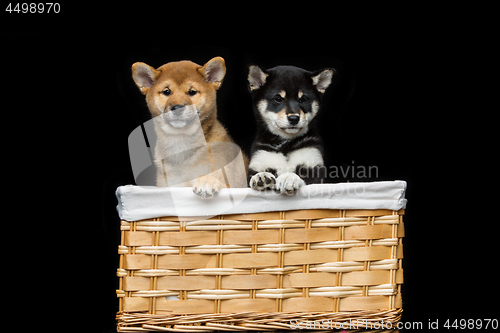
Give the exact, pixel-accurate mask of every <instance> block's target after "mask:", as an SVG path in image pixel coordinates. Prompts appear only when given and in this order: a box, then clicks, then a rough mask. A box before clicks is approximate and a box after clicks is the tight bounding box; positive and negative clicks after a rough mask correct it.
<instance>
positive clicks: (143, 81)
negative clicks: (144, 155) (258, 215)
mask: <svg viewBox="0 0 500 333" xmlns="http://www.w3.org/2000/svg"><path fill="white" fill-rule="evenodd" d="M225 73H226V65H225V62H224V59H223V58H221V57H215V58H213V59H211V60H210V61H208V62H207V63H206V64H205V65H203V66H200V65H198V64H195V63H193V62H191V61H179V62H170V63H167V64H165V65H163V66H161V67H159V68H157V69H154V68H153V67H150V66H148V65H147V64H145V63H142V62H137V63H135V64H133V65H132V77H133V79H134V81H135V83H136V84H137V86H138V87H139V89H140V90H141V92H142V93H143V94H144V95H146V102H147V105H148V108H149V111H150V112H151V115H152V117H153V121H154V128H155V132H156V135H157V142H156V146H155V150H154V152H155V153H154V155H155V157H154V163H155V166H156V175H157V177H156V185H157V186H162V187H164V186H192V188H193V192H194V193H195V194H197V195H198V196H200V197H202V198H209V197H212V196H215V195H217V194H218V192H219V191H220V189H221V188H224V187H246V171H245V169H246V168H247V166H248V159H247V157H246V156H245V155H244V154H243V153H242V152H241V150H239V147H238V146H236V145H235V144H234V143H232V142H233V141H232V139H231V137H230V136H229V135H228V133H227V131H226V129H225V128H224V127H223V126H222V124H221V123H220V122H219V121H218V120H217V104H216V92H217V90H218V89H219V88H220V86H221V84H222V80H223V79H224V76H225ZM216 143H217V144H216ZM228 147H230V148H229V149H228ZM235 157H236V158H235ZM236 160H237V162H238V163H236V162H235V161H236Z"/></svg>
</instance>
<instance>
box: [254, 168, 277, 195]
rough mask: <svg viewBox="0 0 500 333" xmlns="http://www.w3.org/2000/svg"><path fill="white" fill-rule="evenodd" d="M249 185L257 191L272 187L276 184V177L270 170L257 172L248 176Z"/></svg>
mask: <svg viewBox="0 0 500 333" xmlns="http://www.w3.org/2000/svg"><path fill="white" fill-rule="evenodd" d="M249 184H250V187H251V188H253V189H254V190H257V191H264V190H265V189H267V188H269V189H273V188H274V186H275V184H276V178H275V177H274V175H273V174H272V173H270V172H259V173H256V174H255V175H253V176H252V178H250V182H249Z"/></svg>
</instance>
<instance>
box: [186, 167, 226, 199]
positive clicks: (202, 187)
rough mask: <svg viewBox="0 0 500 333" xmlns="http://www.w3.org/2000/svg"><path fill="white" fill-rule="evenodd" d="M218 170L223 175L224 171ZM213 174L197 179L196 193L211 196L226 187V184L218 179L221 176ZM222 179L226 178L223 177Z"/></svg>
mask: <svg viewBox="0 0 500 333" xmlns="http://www.w3.org/2000/svg"><path fill="white" fill-rule="evenodd" d="M216 172H218V173H221V176H222V172H221V171H220V170H218V171H216ZM212 174H213V173H212ZM212 174H210V175H205V176H201V177H198V178H196V179H195V181H194V183H193V192H194V194H196V195H198V196H200V197H202V198H211V197H214V196H216V195H217V194H219V191H220V190H221V188H224V187H226V186H225V184H224V183H223V182H222V181H221V180H219V179H218V178H219V177H214V176H213V175H212ZM222 179H224V178H223V177H222Z"/></svg>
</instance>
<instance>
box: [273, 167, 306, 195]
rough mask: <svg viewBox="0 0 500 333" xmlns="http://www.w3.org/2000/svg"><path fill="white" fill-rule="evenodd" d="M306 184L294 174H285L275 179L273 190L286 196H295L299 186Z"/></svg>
mask: <svg viewBox="0 0 500 333" xmlns="http://www.w3.org/2000/svg"><path fill="white" fill-rule="evenodd" d="M305 184H306V183H305V182H304V181H303V180H302V179H301V178H300V177H299V176H298V175H297V174H295V173H293V172H287V173H284V174H282V175H280V176H279V177H278V179H276V187H275V190H276V191H277V192H279V193H284V194H287V195H293V194H295V193H296V192H297V191H298V190H299V189H300V187H301V186H304V185H305Z"/></svg>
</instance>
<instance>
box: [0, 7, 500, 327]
mask: <svg viewBox="0 0 500 333" xmlns="http://www.w3.org/2000/svg"><path fill="white" fill-rule="evenodd" d="M101 6H102V5H101ZM287 6H288V5H287ZM311 6H312V5H309V6H308V7H305V8H304V9H303V10H299V11H292V12H291V13H289V12H286V13H285V12H281V11H279V10H270V8H267V7H258V6H257V5H255V7H256V8H257V9H258V10H257V11H251V10H250V9H249V10H248V11H247V12H246V14H248V15H244V14H245V13H241V15H240V14H238V15H229V16H227V17H225V16H222V15H221V14H220V12H218V13H212V12H210V13H209V12H208V11H207V12H206V10H207V9H206V8H189V6H186V7H185V8H182V10H180V9H176V10H175V11H173V10H172V8H169V7H168V5H167V4H165V5H163V6H162V7H156V8H146V5H144V6H140V5H135V6H132V5H125V7H123V6H121V7H119V8H114V7H113V8H112V7H99V10H97V9H96V7H92V6H77V5H75V4H73V5H72V7H66V6H65V5H63V6H62V12H61V14H60V15H55V14H52V15H46V16H43V15H36V16H35V15H34V14H33V15H31V16H29V15H27V14H8V13H5V12H4V13H2V19H3V20H2V31H1V39H2V41H1V43H2V53H1V59H2V64H3V66H2V67H3V68H2V72H3V73H2V81H3V85H4V88H3V93H2V100H3V102H4V105H6V107H3V108H2V109H3V114H4V123H3V124H4V132H3V139H4V140H3V141H4V142H5V145H4V147H3V152H4V156H6V160H5V161H6V163H5V164H6V165H7V169H6V170H8V171H5V173H4V179H5V182H8V183H9V187H8V188H9V190H8V193H10V197H11V199H14V200H16V202H19V201H26V200H27V199H26V198H31V197H36V198H38V199H39V200H34V201H35V202H34V203H33V209H32V210H23V209H17V212H18V216H21V217H22V218H23V219H21V221H23V224H22V225H23V226H24V227H25V228H23V230H24V231H26V232H25V233H24V232H23V236H22V237H20V239H21V241H22V242H23V244H25V245H28V244H31V246H36V247H37V250H36V251H34V252H35V253H36V255H35V257H34V258H35V259H33V260H30V261H29V262H28V264H29V265H33V266H34V267H36V269H35V270H34V271H36V272H37V273H36V274H28V273H23V274H15V275H10V277H12V279H13V280H15V281H23V282H22V283H21V282H18V283H20V284H22V285H29V286H31V288H32V292H31V293H29V295H27V296H26V298H24V297H23V298H22V300H24V299H29V300H37V301H36V302H35V301H32V302H29V304H37V305H32V306H26V303H23V304H24V307H23V311H24V312H30V311H34V312H37V311H39V310H44V309H45V308H47V306H45V305H44V304H42V305H40V303H39V302H48V301H50V300H52V298H57V300H58V303H59V305H58V306H57V307H55V308H47V310H49V312H50V313H52V314H53V316H49V317H44V318H45V319H44V321H43V322H42V323H43V324H45V325H51V326H54V325H55V326H61V327H63V326H64V325H71V327H74V328H75V329H77V328H84V327H85V328H86V332H108V331H109V332H111V331H113V329H114V315H115V312H116V308H117V300H116V296H115V289H116V288H117V278H116V276H115V274H116V267H117V260H118V255H117V254H116V249H117V248H116V247H117V244H118V237H119V233H118V228H119V227H118V217H117V215H116V211H115V206H116V200H115V198H114V191H115V189H116V187H117V186H119V185H123V184H128V183H133V176H132V173H131V168H130V161H129V158H128V147H127V138H128V135H129V134H130V132H131V131H132V130H133V129H135V128H136V127H137V126H139V125H140V124H141V123H142V122H144V121H146V120H147V119H149V118H148V110H147V107H146V105H145V101H144V96H143V95H141V94H140V92H139V90H138V89H137V88H136V86H135V85H134V83H133V81H132V78H131V71H130V67H131V65H132V64H133V63H134V62H136V61H141V62H146V63H148V64H149V65H151V66H153V67H158V66H160V65H162V64H164V63H166V62H169V61H177V60H192V61H194V62H196V63H198V64H204V63H205V62H206V61H208V60H209V59H211V58H212V57H215V56H222V57H223V58H224V59H225V60H226V66H227V74H226V77H225V79H224V83H223V85H222V87H221V89H220V90H219V92H218V97H217V100H218V110H219V118H220V120H221V122H223V124H224V125H226V127H227V128H228V130H229V132H230V134H231V136H232V137H233V138H234V139H235V141H236V142H237V143H238V144H240V145H241V146H242V148H243V149H244V150H246V151H247V152H248V150H249V147H250V144H251V142H252V139H253V133H254V131H255V124H254V123H253V115H252V109H251V99H250V94H249V92H248V90H247V87H246V76H247V73H246V70H247V65H248V64H250V63H254V64H259V65H261V66H263V67H266V68H269V67H273V66H276V65H295V66H298V67H302V68H305V69H308V70H317V69H321V68H326V67H333V68H335V69H337V75H336V76H335V77H334V80H333V83H332V85H331V86H330V87H329V88H328V89H327V91H326V93H325V98H324V104H323V107H322V110H321V114H320V117H321V121H320V122H319V129H320V132H321V133H322V136H323V139H324V140H325V143H326V146H327V147H328V151H329V153H330V154H329V157H328V163H329V164H330V165H336V166H339V167H340V166H343V167H347V166H350V165H360V166H377V168H378V175H377V176H378V177H376V178H375V177H372V179H356V178H354V179H352V178H351V179H338V180H335V181H346V180H349V181H376V180H405V181H407V183H408V190H407V196H406V197H407V199H408V206H407V210H406V215H405V217H404V221H405V229H406V230H405V232H406V236H405V238H404V260H403V262H404V264H403V266H404V272H405V283H404V285H403V302H404V306H403V308H404V315H403V321H404V322H416V321H420V322H422V323H423V325H424V328H426V327H427V323H428V321H429V320H430V321H435V320H436V319H439V320H440V325H442V324H443V323H444V321H445V320H446V319H452V320H454V319H462V318H464V319H469V318H472V319H479V318H495V316H496V313H494V312H493V308H492V307H490V303H491V304H492V305H494V303H495V296H494V294H493V293H494V292H495V293H496V295H498V288H495V287H494V281H493V280H494V278H489V277H487V275H485V274H490V273H491V274H495V273H494V271H493V270H494V269H495V268H496V267H491V272H488V271H487V270H486V272H485V267H489V266H488V265H487V262H488V260H490V261H491V257H492V255H493V254H495V253H494V252H493V248H492V246H491V243H488V242H487V241H486V240H485V239H484V237H486V236H487V235H485V234H487V233H486V232H482V233H481V235H480V236H481V237H483V238H482V240H481V241H479V240H478V238H477V237H475V234H474V229H473V228H474V226H473V225H470V224H465V223H466V222H464V221H463V220H461V219H460V218H459V217H457V216H456V214H453V213H447V212H446V207H449V205H450V204H453V205H454V207H456V208H458V209H459V210H460V209H463V210H466V211H469V210H472V208H471V207H469V206H468V205H467V203H466V202H465V201H464V200H461V199H459V198H460V197H461V193H458V192H455V191H454V190H452V189H451V188H448V187H447V185H446V184H447V183H446V184H444V183H443V182H444V181H446V182H449V181H451V182H453V181H455V180H456V181H457V182H461V181H463V180H465V179H466V177H464V176H463V174H461V172H462V170H463V169H464V168H465V166H467V165H469V163H470V162H469V161H468V160H467V159H462V157H461V155H458V156H455V155H453V154H454V151H455V149H456V147H457V145H459V144H458V143H457V141H456V140H455V139H453V138H452V136H451V135H452V134H450V133H449V132H447V129H448V128H450V127H453V126H452V125H451V123H450V122H448V121H445V122H443V121H442V117H443V116H445V115H446V114H447V112H448V110H447V109H446V108H443V105H444V104H443V102H442V100H441V99H440V98H441V97H443V87H446V86H447V83H445V82H446V80H448V79H449V78H448V77H447V76H446V71H447V70H448V69H447V67H448V66H450V63H449V62H448V58H447V56H444V55H443V54H444V52H447V49H446V46H447V45H446V42H445V41H444V40H445V38H444V37H445V36H449V35H450V31H449V30H447V31H442V30H439V31H437V30H432V31H428V30H426V29H424V28H425V27H427V28H429V27H430V26H431V24H433V22H434V21H436V22H437V21H439V20H440V18H441V15H440V14H439V13H435V14H434V15H427V14H425V15H423V13H422V12H414V11H412V10H413V9H412V8H396V11H395V12H394V11H392V10H393V9H394V8H379V7H377V8H362V9H361V8H357V9H356V10H352V9H351V10H345V11H343V10H340V9H338V10H335V11H333V12H328V13H327V16H326V17H321V15H320V13H321V11H322V8H321V6H320V5H318V4H317V5H314V6H312V7H311ZM193 7H195V6H193ZM389 9H391V12H389V11H388V10H389ZM2 10H3V8H2ZM346 15H348V16H349V18H348V19H347V17H345V16H346ZM451 34H452V33H451ZM436 129H437V130H436ZM460 145H461V144H460ZM459 151H460V150H459ZM11 181H14V182H15V183H13V184H12V183H11ZM454 196H456V198H457V199H456V200H454V199H453V200H451V199H450V198H452V197H454ZM469 223H470V221H469ZM13 229H14V230H16V231H19V225H16V226H15V227H14V228H13ZM6 230H9V226H6ZM32 231H34V232H32ZM478 237H479V236H478ZM9 265H14V267H25V266H26V265H27V263H26V262H22V261H21V260H20V259H18V258H17V257H16V256H14V259H12V262H9ZM9 267H10V266H9ZM30 267H31V266H30ZM480 267H481V268H480ZM34 281H36V283H34ZM481 286H482V287H483V288H484V290H483V289H481ZM495 289H496V290H495ZM33 302H35V303H33ZM89 303H90V304H91V305H90V306H89ZM47 304H48V303H47ZM47 318H50V319H47ZM63 323H64V324H63ZM66 327H68V326H66ZM441 328H442V326H441Z"/></svg>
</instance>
